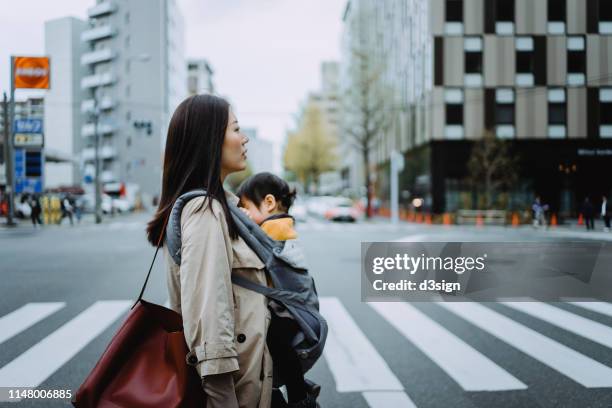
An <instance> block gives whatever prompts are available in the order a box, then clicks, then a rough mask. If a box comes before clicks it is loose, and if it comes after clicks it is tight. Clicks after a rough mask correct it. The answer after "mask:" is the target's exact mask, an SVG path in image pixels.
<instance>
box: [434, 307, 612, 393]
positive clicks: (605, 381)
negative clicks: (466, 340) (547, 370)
mask: <svg viewBox="0 0 612 408" xmlns="http://www.w3.org/2000/svg"><path fill="white" fill-rule="evenodd" d="M438 304H439V305H440V306H441V307H443V308H445V309H447V310H449V311H450V312H452V313H454V314H456V315H457V316H459V317H461V318H463V319H464V320H467V321H468V322H470V323H472V324H473V325H475V326H477V327H479V328H480V329H482V330H484V331H485V332H487V333H489V334H491V335H493V336H495V337H497V338H498V339H500V340H501V341H503V342H505V343H507V344H509V345H510V346H512V347H514V348H516V349H518V350H520V351H522V352H523V353H525V354H527V355H528V356H530V357H532V358H534V359H536V360H538V361H540V362H541V363H543V364H545V365H547V366H549V367H551V368H553V369H555V370H557V371H559V372H560V373H561V374H563V375H565V376H567V377H569V378H571V379H572V380H574V381H576V382H577V383H579V384H581V385H583V386H585V387H587V388H596V387H612V369H611V368H610V367H607V366H605V365H603V364H601V363H599V362H598V361H595V360H593V359H591V358H589V357H587V356H585V355H583V354H580V353H578V352H577V351H575V350H572V349H571V348H569V347H566V346H564V345H563V344H561V343H558V342H556V341H554V340H552V339H550V338H548V337H546V336H544V335H542V334H540V333H538V332H537V331H535V330H532V329H530V328H528V327H525V326H523V325H521V324H519V323H517V322H515V321H513V320H512V319H510V318H508V317H506V316H504V315H502V314H500V313H497V312H495V311H493V310H491V309H489V308H487V307H485V306H482V305H480V304H477V303H458V302H439V303H438Z"/></svg>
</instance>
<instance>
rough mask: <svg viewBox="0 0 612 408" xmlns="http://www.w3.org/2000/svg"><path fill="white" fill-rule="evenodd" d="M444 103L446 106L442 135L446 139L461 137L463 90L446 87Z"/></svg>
mask: <svg viewBox="0 0 612 408" xmlns="http://www.w3.org/2000/svg"><path fill="white" fill-rule="evenodd" d="M444 104H445V108H446V109H445V111H446V119H445V123H446V126H445V127H444V137H445V138H446V139H463V90H461V89H446V90H445V91H444Z"/></svg>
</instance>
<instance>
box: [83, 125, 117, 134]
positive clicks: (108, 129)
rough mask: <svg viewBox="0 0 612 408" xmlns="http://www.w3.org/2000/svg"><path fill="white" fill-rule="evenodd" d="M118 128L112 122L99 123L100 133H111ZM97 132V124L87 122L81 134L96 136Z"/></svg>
mask: <svg viewBox="0 0 612 408" xmlns="http://www.w3.org/2000/svg"><path fill="white" fill-rule="evenodd" d="M115 130H116V127H115V125H113V124H111V123H99V124H98V133H99V134H100V135H109V134H111V133H113V132H114V131H115ZM95 132H96V128H95V125H94V124H93V123H87V124H85V125H83V127H82V128H81V136H83V137H90V136H94V135H95Z"/></svg>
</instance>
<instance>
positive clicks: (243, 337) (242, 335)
mask: <svg viewBox="0 0 612 408" xmlns="http://www.w3.org/2000/svg"><path fill="white" fill-rule="evenodd" d="M237 340H238V343H244V341H245V340H246V336H245V335H244V334H242V333H240V334H239V335H238V338H237Z"/></svg>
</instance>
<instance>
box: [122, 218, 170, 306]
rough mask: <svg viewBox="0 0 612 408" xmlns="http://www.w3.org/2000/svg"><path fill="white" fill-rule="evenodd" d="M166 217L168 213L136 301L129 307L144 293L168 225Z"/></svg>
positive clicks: (138, 300) (139, 299)
mask: <svg viewBox="0 0 612 408" xmlns="http://www.w3.org/2000/svg"><path fill="white" fill-rule="evenodd" d="M168 219H170V215H168V216H167V217H166V220H165V221H164V226H163V227H162V229H161V231H160V233H159V239H158V240H157V246H156V248H155V255H153V260H152V261H151V266H149V272H147V278H146V279H145V281H144V284H143V285H142V289H141V290H140V294H139V295H138V299H137V300H136V302H135V303H134V305H133V306H132V307H131V308H130V309H133V308H134V306H136V305H137V304H138V302H140V301H141V300H142V295H144V291H145V288H146V287H147V283H148V282H149V276H151V271H152V270H153V264H154V263H155V258H157V252H158V251H159V248H160V245H161V243H162V240H163V238H164V235H165V231H166V225H168Z"/></svg>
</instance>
